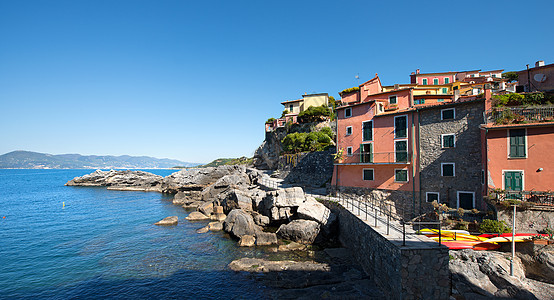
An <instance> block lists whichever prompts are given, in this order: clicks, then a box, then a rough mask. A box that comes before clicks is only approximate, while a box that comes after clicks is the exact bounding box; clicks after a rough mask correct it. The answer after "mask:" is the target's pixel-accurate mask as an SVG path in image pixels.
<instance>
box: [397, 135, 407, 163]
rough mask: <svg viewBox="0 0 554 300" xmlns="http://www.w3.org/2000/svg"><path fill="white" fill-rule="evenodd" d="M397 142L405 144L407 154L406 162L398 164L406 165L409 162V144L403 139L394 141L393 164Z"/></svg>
mask: <svg viewBox="0 0 554 300" xmlns="http://www.w3.org/2000/svg"><path fill="white" fill-rule="evenodd" d="M398 142H406V152H407V156H406V161H405V162H400V163H403V164H407V163H409V162H410V143H408V139H406V138H404V139H400V140H394V162H395V163H396V162H397V161H396V143H398Z"/></svg>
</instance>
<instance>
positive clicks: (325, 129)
mask: <svg viewBox="0 0 554 300" xmlns="http://www.w3.org/2000/svg"><path fill="white" fill-rule="evenodd" d="M319 132H323V133H324V134H326V135H327V136H328V137H330V138H331V139H333V136H334V133H333V130H331V127H323V128H321V130H319Z"/></svg>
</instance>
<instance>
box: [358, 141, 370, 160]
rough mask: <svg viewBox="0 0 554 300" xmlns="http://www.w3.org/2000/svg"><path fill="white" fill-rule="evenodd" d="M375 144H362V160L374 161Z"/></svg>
mask: <svg viewBox="0 0 554 300" xmlns="http://www.w3.org/2000/svg"><path fill="white" fill-rule="evenodd" d="M372 148H373V144H360V162H362V163H372V162H373V149H372Z"/></svg>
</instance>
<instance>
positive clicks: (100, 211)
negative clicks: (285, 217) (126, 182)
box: [0, 170, 267, 299]
mask: <svg viewBox="0 0 554 300" xmlns="http://www.w3.org/2000/svg"><path fill="white" fill-rule="evenodd" d="M90 172H92V170H0V298H3V299H14V298H33V299H37V298H49V299H51V298H55V299H68V298H81V299H82V298H95V299H98V298H106V297H108V298H124V299H128V298H133V299H156V298H163V299H168V298H169V299H171V298H187V299H207V298H210V299H213V298H225V299H230V298H259V297H263V292H264V291H267V290H266V289H265V288H264V287H263V286H261V285H260V283H257V282H255V281H252V280H250V279H247V278H246V277H244V275H242V274H237V273H234V272H231V271H228V270H227V264H228V263H229V262H231V261H232V260H233V259H236V258H240V257H242V256H244V255H248V256H256V255H258V254H257V253H255V252H253V251H256V250H252V249H239V248H238V247H237V246H236V243H235V242H234V241H232V240H229V239H228V238H226V237H225V236H224V234H223V233H207V234H197V233H196V232H195V231H196V229H198V228H200V227H203V226H204V225H205V223H206V222H196V223H192V222H188V221H186V220H184V217H185V216H186V215H187V212H186V211H185V210H183V209H182V208H181V207H178V206H174V205H172V204H171V198H170V197H167V196H163V195H162V194H159V193H145V192H127V191H108V190H106V189H105V188H91V187H66V186H64V184H65V183H66V182H67V181H68V180H70V179H72V178H74V177H76V176H82V175H84V174H88V173H90ZM150 172H152V173H155V174H158V175H162V176H167V175H169V174H171V173H172V172H173V171H170V170H152V171H150ZM64 202H65V207H63V203H64ZM171 215H177V216H179V219H180V222H179V225H178V226H173V227H159V226H155V225H153V223H155V222H157V221H159V220H160V219H162V218H164V217H167V216H171ZM4 216H5V218H3V217H4Z"/></svg>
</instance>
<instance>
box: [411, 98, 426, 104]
mask: <svg viewBox="0 0 554 300" xmlns="http://www.w3.org/2000/svg"><path fill="white" fill-rule="evenodd" d="M414 104H416V105H417V104H425V99H414Z"/></svg>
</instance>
